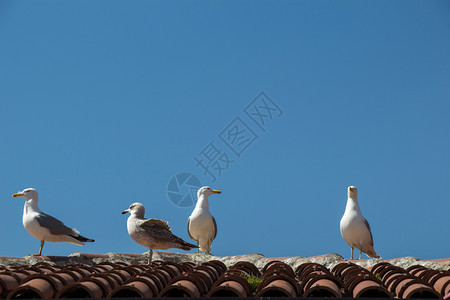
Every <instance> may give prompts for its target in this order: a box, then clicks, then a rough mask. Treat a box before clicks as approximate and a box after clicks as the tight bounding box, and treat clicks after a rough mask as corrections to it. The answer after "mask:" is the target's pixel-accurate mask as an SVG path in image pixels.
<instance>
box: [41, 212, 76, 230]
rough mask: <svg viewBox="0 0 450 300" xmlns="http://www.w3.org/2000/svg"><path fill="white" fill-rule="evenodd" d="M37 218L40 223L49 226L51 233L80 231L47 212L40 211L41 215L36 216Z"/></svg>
mask: <svg viewBox="0 0 450 300" xmlns="http://www.w3.org/2000/svg"><path fill="white" fill-rule="evenodd" d="M36 220H37V221H38V223H39V225H41V226H42V227H45V228H47V229H48V230H49V231H50V233H51V234H54V235H78V232H77V231H76V230H74V229H72V228H69V227H67V226H66V225H64V223H63V222H61V221H60V220H58V219H56V218H54V217H52V216H50V215H47V214H45V213H42V212H41V213H39V215H38V216H37V217H36Z"/></svg>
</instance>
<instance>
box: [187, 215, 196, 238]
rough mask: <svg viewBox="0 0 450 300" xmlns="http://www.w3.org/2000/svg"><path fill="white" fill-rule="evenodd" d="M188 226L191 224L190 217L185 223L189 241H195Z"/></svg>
mask: <svg viewBox="0 0 450 300" xmlns="http://www.w3.org/2000/svg"><path fill="white" fill-rule="evenodd" d="M190 224H191V217H189V218H188V221H187V232H188V234H189V237H190V238H191V240H194V241H195V239H194V237H193V236H192V235H191V231H190V230H189V225H190Z"/></svg>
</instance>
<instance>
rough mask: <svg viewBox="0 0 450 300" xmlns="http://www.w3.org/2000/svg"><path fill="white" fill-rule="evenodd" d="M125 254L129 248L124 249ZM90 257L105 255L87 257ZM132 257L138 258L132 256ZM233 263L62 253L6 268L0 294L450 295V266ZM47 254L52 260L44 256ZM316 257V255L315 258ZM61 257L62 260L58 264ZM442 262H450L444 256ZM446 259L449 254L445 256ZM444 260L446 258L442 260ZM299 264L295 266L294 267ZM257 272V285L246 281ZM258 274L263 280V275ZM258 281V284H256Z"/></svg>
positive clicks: (0, 276) (17, 296) (12, 296)
mask: <svg viewBox="0 0 450 300" xmlns="http://www.w3.org/2000/svg"><path fill="white" fill-rule="evenodd" d="M121 255H126V254H121ZM84 257H87V258H89V259H98V258H105V255H103V256H102V255H94V254H92V255H87V254H84ZM131 257H132V256H131ZM244 257H245V256H240V257H239V258H238V261H237V262H235V263H234V264H233V265H230V266H229V267H227V266H226V265H225V264H224V263H223V262H221V261H219V260H210V261H205V262H203V263H194V262H178V263H176V262H170V261H155V262H153V263H152V264H151V265H145V264H127V263H124V262H115V263H112V262H106V261H104V262H99V263H96V264H92V265H87V264H72V263H70V257H69V258H66V261H65V262H66V264H60V263H61V262H62V261H63V259H62V258H58V257H47V258H45V257H44V258H41V261H40V262H38V263H35V264H32V265H31V264H28V265H22V266H17V265H16V266H14V265H11V266H1V267H0V299H31V298H41V299H55V298H56V299H57V298H95V299H102V298H130V297H134V298H152V297H190V298H200V297H240V298H246V297H288V298H296V297H305V298H310V297H335V298H343V297H348V298H367V297H370V298H394V297H395V298H400V299H406V298H436V299H438V298H441V299H442V298H444V297H448V296H449V295H450V271H448V270H446V271H445V270H434V269H431V268H429V267H426V266H424V265H423V264H422V265H419V264H417V265H411V266H410V267H408V268H406V269H404V268H402V267H399V266H396V265H394V264H392V263H390V262H388V261H379V260H372V262H374V263H376V262H377V263H376V264H372V265H371V266H369V267H362V266H360V265H357V264H355V263H353V261H348V260H347V261H344V260H341V261H340V262H338V263H336V264H334V266H333V267H327V266H325V265H324V264H319V263H314V262H303V261H304V260H305V259H300V261H301V263H299V264H291V265H289V264H287V263H286V261H290V258H282V259H283V260H284V262H283V261H280V260H277V259H267V260H266V263H265V265H263V266H262V267H261V268H260V269H259V268H258V267H257V266H256V265H255V264H253V263H251V262H248V261H244V260H242V261H239V259H243V258H244ZM235 258H236V257H235ZM45 260H47V262H45ZM309 260H310V261H311V260H313V259H311V258H310V259H309ZM55 262H58V263H59V264H55ZM441 263H444V262H443V261H441ZM446 263H448V260H447V262H446ZM444 264H445V263H444ZM292 265H295V266H296V267H295V269H294V268H293V267H292ZM250 277H252V278H254V279H255V278H256V280H257V281H256V284H255V283H254V282H250V280H248V279H249V278H250ZM258 280H259V281H258ZM251 283H252V284H251Z"/></svg>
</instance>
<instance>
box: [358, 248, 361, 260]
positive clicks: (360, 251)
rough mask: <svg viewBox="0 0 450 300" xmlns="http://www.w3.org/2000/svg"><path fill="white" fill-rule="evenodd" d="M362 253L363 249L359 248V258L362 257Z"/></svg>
mask: <svg viewBox="0 0 450 300" xmlns="http://www.w3.org/2000/svg"><path fill="white" fill-rule="evenodd" d="M361 253H362V250H359V258H358V259H361Z"/></svg>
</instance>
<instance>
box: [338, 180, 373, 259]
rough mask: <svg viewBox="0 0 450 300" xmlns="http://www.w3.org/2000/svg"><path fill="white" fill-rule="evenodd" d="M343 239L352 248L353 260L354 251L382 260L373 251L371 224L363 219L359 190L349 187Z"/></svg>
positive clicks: (342, 231)
mask: <svg viewBox="0 0 450 300" xmlns="http://www.w3.org/2000/svg"><path fill="white" fill-rule="evenodd" d="M340 225H341V235H342V238H343V239H344V240H345V241H346V242H347V244H349V245H350V247H351V248H352V255H351V259H353V249H354V248H357V249H359V250H360V252H359V259H361V253H362V252H364V253H366V254H367V256H369V257H376V258H381V257H380V256H379V255H378V254H377V253H376V252H375V250H374V249H373V237H372V232H371V231H370V225H369V222H367V220H366V219H365V218H364V217H363V215H362V213H361V209H360V208H359V204H358V189H357V188H356V187H354V186H349V187H348V199H347V206H346V207H345V212H344V215H343V216H342V219H341V224H340Z"/></svg>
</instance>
